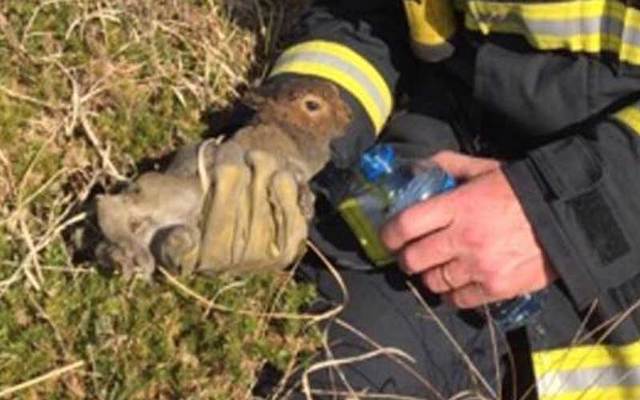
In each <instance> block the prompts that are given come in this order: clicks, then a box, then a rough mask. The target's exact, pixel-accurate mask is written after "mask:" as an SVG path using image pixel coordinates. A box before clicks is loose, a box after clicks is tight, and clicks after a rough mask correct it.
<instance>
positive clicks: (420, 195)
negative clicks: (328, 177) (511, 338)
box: [338, 144, 542, 330]
mask: <svg viewBox="0 0 640 400" xmlns="http://www.w3.org/2000/svg"><path fill="white" fill-rule="evenodd" d="M356 177H357V178H356V179H354V182H352V185H351V187H350V189H349V194H348V195H347V197H346V198H345V199H344V200H343V201H342V202H341V203H340V205H339V206H338V209H339V211H340V214H341V215H342V217H343V218H344V219H345V221H346V222H347V224H348V225H349V226H350V228H351V230H352V231H353V232H354V234H355V235H356V237H357V238H358V240H359V242H360V245H361V247H362V248H363V250H364V252H365V253H366V254H367V256H368V257H369V259H370V260H371V261H372V262H373V263H374V264H375V265H376V266H384V265H387V264H390V263H392V262H393V261H394V257H393V255H392V254H390V253H389V252H388V250H387V249H386V248H385V246H384V245H383V244H382V243H381V241H380V239H379V237H378V232H379V230H380V228H381V227H382V225H383V224H384V222H385V221H386V220H388V219H389V218H390V217H392V216H393V215H394V214H396V213H398V212H400V211H402V210H404V209H405V208H408V207H410V206H412V205H414V204H416V203H418V202H420V201H424V200H427V199H429V198H431V197H433V196H435V195H438V194H440V193H443V192H446V191H448V190H452V189H454V188H455V186H456V181H455V179H454V178H453V177H452V176H451V175H450V174H449V173H447V172H446V171H445V170H443V169H442V168H440V167H439V166H438V165H437V164H435V163H433V162H431V161H427V160H420V161H415V160H413V161H411V162H409V161H407V160H402V159H398V158H397V157H396V154H395V151H394V149H393V147H392V146H390V145H388V144H378V145H376V146H374V147H372V148H371V149H369V150H368V151H366V152H365V153H364V154H363V155H362V157H361V159H360V165H359V172H358V173H357V174H356ZM541 308H542V305H541V302H540V301H539V298H538V295H535V294H528V295H524V296H521V297H518V298H516V299H513V300H508V301H503V302H499V303H493V304H492V305H490V306H489V311H490V313H491V316H492V318H493V319H494V321H495V322H496V324H497V325H498V326H499V327H500V328H502V329H503V330H511V329H514V328H518V327H521V326H524V325H525V324H526V323H527V321H528V320H529V319H530V318H531V317H532V316H533V315H535V314H537V313H539V312H540V311H541Z"/></svg>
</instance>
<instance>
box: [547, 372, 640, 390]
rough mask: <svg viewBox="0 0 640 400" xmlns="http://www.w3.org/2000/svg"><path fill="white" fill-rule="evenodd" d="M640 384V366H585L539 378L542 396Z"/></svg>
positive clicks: (549, 373)
mask: <svg viewBox="0 0 640 400" xmlns="http://www.w3.org/2000/svg"><path fill="white" fill-rule="evenodd" d="M637 385H640V367H616V366H611V367H605V368H584V369H577V370H572V371H558V372H548V373H546V374H545V375H543V376H542V377H540V378H538V381H537V386H538V393H539V394H540V396H552V395H558V394H561V393H566V392H587V391H588V390H589V389H596V388H605V387H614V386H617V387H621V386H637Z"/></svg>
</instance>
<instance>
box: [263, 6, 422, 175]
mask: <svg viewBox="0 0 640 400" xmlns="http://www.w3.org/2000/svg"><path fill="white" fill-rule="evenodd" d="M407 29H408V28H407V24H406V18H405V16H404V15H403V13H402V9H401V2H390V1H384V0H373V1H372V0H344V1H330V0H323V1H315V2H314V4H313V6H312V7H311V9H310V11H309V12H308V13H307V14H306V15H305V16H304V17H303V18H302V20H301V22H300V23H299V24H298V25H297V29H295V31H294V35H293V41H292V45H291V46H289V47H288V48H287V49H286V50H285V51H284V52H283V53H282V55H281V56H280V57H279V58H278V59H277V60H276V63H275V65H274V66H273V69H272V72H271V75H270V80H276V79H287V78H288V77H290V76H292V75H297V76H300V75H303V76H311V77H315V78H322V79H327V80H330V81H332V82H333V83H335V84H336V85H337V86H338V87H339V88H340V89H341V92H342V94H343V97H344V98H345V100H346V101H347V103H348V104H349V105H350V106H351V111H352V116H353V119H352V123H351V125H350V127H349V129H348V132H347V134H346V135H345V136H344V137H343V138H342V139H340V140H338V141H336V142H335V143H333V144H332V150H333V156H334V157H333V158H334V161H337V162H338V164H342V165H344V164H345V163H349V162H351V161H352V160H353V159H354V157H356V156H357V155H359V153H360V152H361V151H362V150H363V149H364V148H365V147H367V146H368V145H370V144H371V143H372V142H373V140H374V138H375V136H376V135H377V134H378V133H380V131H381V130H382V127H383V126H384V124H385V122H386V120H387V118H388V117H389V115H390V114H391V110H392V108H393V102H394V95H395V93H396V91H397V90H398V85H399V80H400V71H401V70H402V72H403V77H404V76H405V75H406V74H405V72H407V70H408V69H410V68H411V66H412V65H413V62H414V61H413V57H412V55H411V51H410V47H409V45H408V40H407V38H408V31H407Z"/></svg>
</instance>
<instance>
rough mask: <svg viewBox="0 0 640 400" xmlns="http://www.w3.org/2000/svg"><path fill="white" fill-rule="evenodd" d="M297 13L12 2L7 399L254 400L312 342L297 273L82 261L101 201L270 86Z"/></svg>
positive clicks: (0, 250)
mask: <svg viewBox="0 0 640 400" xmlns="http://www.w3.org/2000/svg"><path fill="white" fill-rule="evenodd" d="M287 5H288V3H287V2H286V1H277V0H274V1H272V2H269V1H258V0H256V1H244V0H242V1H241V0H238V1H230V0H229V1H227V3H226V4H223V3H222V1H221V0H208V1H206V0H189V1H183V0H180V1H178V0H159V1H158V0H141V1H136V0H42V1H36V0H6V1H2V2H0V398H24V399H67V398H94V399H150V398H154V399H155V398H171V399H174V398H193V399H208V398H213V399H240V398H245V397H247V396H248V394H249V392H250V389H251V387H252V385H253V384H254V383H255V380H256V371H258V370H259V368H260V366H261V365H263V364H264V363H265V362H271V363H274V364H276V365H278V366H280V367H281V368H284V369H286V368H287V367H290V366H291V365H292V361H293V360H294V358H295V357H296V356H301V355H302V356H304V354H307V353H308V352H309V351H310V350H311V349H312V348H313V343H314V341H313V337H314V333H313V332H314V330H313V329H310V328H309V324H308V323H307V322H306V321H304V320H299V319H296V318H297V317H296V316H299V315H300V314H299V311H300V309H301V308H302V307H304V305H305V304H307V303H308V302H309V300H310V299H311V298H312V297H313V291H312V289H310V288H308V287H304V286H298V285H296V284H294V283H293V282H292V281H291V279H290V276H289V275H287V274H283V275H281V276H255V277H250V278H242V279H237V278H221V279H203V278H196V279H186V280H182V281H181V282H180V283H177V282H173V281H171V280H170V279H167V278H166V277H159V279H158V280H157V281H156V282H154V283H145V282H141V281H133V282H124V281H123V280H122V279H120V278H119V277H118V276H111V275H109V274H103V273H100V272H99V271H98V270H97V269H96V268H95V265H94V264H93V263H92V262H91V261H86V260H87V257H86V254H84V255H83V254H76V252H75V251H74V249H75V247H74V243H76V242H77V241H79V239H80V238H79V235H80V234H79V233H78V232H80V230H79V229H77V228H79V227H81V226H83V225H86V224H87V221H90V219H91V215H90V213H89V214H87V213H86V210H87V208H86V207H84V206H85V205H86V202H87V201H88V200H90V199H91V198H92V196H93V195H95V194H96V193H99V192H101V191H105V190H112V189H113V188H114V187H116V186H117V185H118V184H121V183H123V182H126V181H127V179H130V178H131V177H133V176H135V175H136V174H137V173H138V172H139V171H140V170H141V169H148V168H153V167H154V166H155V165H156V163H155V162H154V160H156V159H158V158H160V157H161V156H163V155H165V154H167V153H168V152H170V151H171V150H173V149H175V148H177V147H179V146H180V145H182V144H184V143H187V142H189V141H192V140H195V139H198V138H199V137H201V136H202V135H203V134H204V133H205V132H206V131H207V129H208V128H207V121H208V118H207V116H208V115H210V114H211V111H212V110H220V109H225V108H227V107H228V106H229V104H230V102H232V101H233V100H234V99H236V98H237V97H238V95H239V92H241V91H242V90H243V89H244V88H246V87H247V86H250V85H252V84H254V83H255V82H256V81H258V80H259V79H260V77H261V76H262V74H263V73H264V70H265V63H264V60H265V59H268V58H269V57H270V55H271V54H272V53H273V52H274V51H276V47H277V45H276V41H275V40H274V38H275V37H280V35H281V33H282V31H283V29H285V25H286V24H284V22H283V21H285V20H287V18H285V17H284V16H285V13H284V12H283V10H285V8H286V7H287ZM180 285H183V286H182V287H181V286H180ZM198 296H201V298H199V297H198ZM207 299H208V300H207ZM210 301H213V303H211V304H207V302H210ZM265 313H266V314H265ZM270 313H271V314H270ZM274 313H275V314H274ZM282 314H284V315H282Z"/></svg>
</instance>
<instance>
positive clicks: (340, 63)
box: [273, 52, 391, 115]
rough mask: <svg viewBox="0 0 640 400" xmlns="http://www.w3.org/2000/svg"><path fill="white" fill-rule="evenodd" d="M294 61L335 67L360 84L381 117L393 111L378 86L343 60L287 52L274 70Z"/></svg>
mask: <svg viewBox="0 0 640 400" xmlns="http://www.w3.org/2000/svg"><path fill="white" fill-rule="evenodd" d="M294 61H305V62H311V63H316V64H322V65H326V66H329V67H333V68H335V69H338V70H340V71H342V72H344V73H346V74H347V75H349V76H350V77H351V78H353V79H354V80H355V81H356V82H358V84H359V85H360V86H361V87H362V88H363V89H364V90H366V92H367V94H369V96H370V97H371V99H372V100H373V102H374V103H375V104H376V106H377V107H378V111H379V112H380V115H388V114H389V113H390V112H391V110H390V109H389V107H388V106H387V105H386V104H385V101H384V97H383V95H382V93H380V91H378V89H377V88H376V86H375V85H374V84H373V82H371V81H370V80H369V79H368V78H367V76H366V75H365V74H364V73H363V72H362V71H360V70H359V69H358V68H356V67H355V66H354V65H352V64H350V63H348V62H345V61H344V60H342V59H341V58H338V57H336V56H333V55H331V54H328V53H319V52H318V53H315V52H300V53H293V54H288V53H287V52H285V53H283V54H282V56H280V58H279V59H278V61H277V63H276V65H275V66H274V68H273V69H274V70H277V69H278V68H279V67H280V66H282V65H286V64H289V63H292V62H294Z"/></svg>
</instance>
